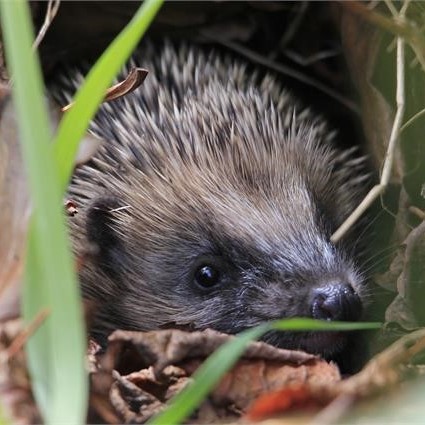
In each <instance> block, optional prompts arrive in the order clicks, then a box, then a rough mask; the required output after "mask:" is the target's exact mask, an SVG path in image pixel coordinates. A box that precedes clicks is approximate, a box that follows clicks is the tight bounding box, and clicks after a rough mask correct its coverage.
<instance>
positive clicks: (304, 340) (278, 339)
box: [262, 331, 347, 359]
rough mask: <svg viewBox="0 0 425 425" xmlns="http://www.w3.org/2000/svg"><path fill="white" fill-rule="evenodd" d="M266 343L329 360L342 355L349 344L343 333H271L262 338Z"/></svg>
mask: <svg viewBox="0 0 425 425" xmlns="http://www.w3.org/2000/svg"><path fill="white" fill-rule="evenodd" d="M262 340H263V341H264V342H267V343H268V344H271V345H274V346H276V347H279V348H285V349H288V350H302V351H306V352H307V353H311V354H318V355H321V356H322V357H324V358H326V359H329V358H332V357H333V356H335V355H336V354H338V353H340V352H341V351H342V350H343V349H344V347H345V346H346V342H347V334H346V333H343V332H329V331H323V332H317V331H315V332H279V331H271V332H268V333H266V334H265V335H264V337H263V338H262Z"/></svg>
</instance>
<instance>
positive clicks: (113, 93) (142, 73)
mask: <svg viewBox="0 0 425 425" xmlns="http://www.w3.org/2000/svg"><path fill="white" fill-rule="evenodd" d="M147 75H148V71H147V70H146V69H143V68H133V69H132V70H131V71H130V73H129V74H128V75H127V77H126V78H125V79H124V80H123V81H120V82H119V83H117V84H115V85H113V86H112V87H109V89H107V90H106V93H105V97H104V99H103V102H109V101H111V100H115V99H118V98H120V97H122V96H125V95H126V94H129V93H131V92H132V91H134V90H136V89H137V88H138V87H139V86H140V85H141V84H142V83H143V81H145V78H146V76H147ZM72 106H74V102H71V103H69V104H68V105H66V106H64V107H63V108H62V112H66V111H68V110H69V109H71V108H72Z"/></svg>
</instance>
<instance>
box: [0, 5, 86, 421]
mask: <svg viewBox="0 0 425 425" xmlns="http://www.w3.org/2000/svg"><path fill="white" fill-rule="evenodd" d="M0 6H1V21H2V30H3V37H4V41H5V50H6V57H7V63H8V66H9V70H10V71H11V75H12V79H13V82H14V83H13V87H12V89H13V90H12V95H13V101H14V106H15V108H16V113H17V117H18V126H19V135H20V143H21V150H22V155H23V160H24V164H25V168H26V172H27V175H28V185H29V188H30V193H31V198H32V203H33V208H34V213H33V217H32V221H31V225H30V230H29V242H28V249H27V264H26V266H27V268H26V271H25V284H24V294H23V301H22V308H23V316H24V319H25V321H26V322H27V323H28V322H30V321H31V320H33V319H34V317H35V316H36V314H38V313H39V312H40V311H41V310H42V309H43V308H48V309H49V311H50V315H49V317H48V318H47V320H46V322H45V323H44V324H43V326H42V327H41V328H40V329H39V330H38V332H37V333H36V334H35V335H34V337H33V338H30V340H29V341H28V344H27V352H28V361H29V369H30V373H31V375H32V378H33V382H34V390H35V396H36V399H37V401H38V403H39V406H40V408H41V411H42V413H43V416H44V418H45V420H46V422H47V423H50V424H57V423H59V422H60V421H63V420H64V418H66V420H67V421H68V422H69V423H74V424H77V423H82V422H83V421H84V417H85V410H86V404H87V378H86V373H85V368H84V354H85V334H84V326H83V318H82V312H81V304H80V297H79V291H78V284H77V280H76V277H75V273H74V265H73V262H72V259H71V255H70V250H69V246H68V245H69V243H68V238H67V235H66V226H65V219H64V216H63V207H62V192H61V190H60V187H59V185H58V179H57V176H58V170H57V167H56V163H55V161H54V157H53V154H52V149H51V145H50V143H49V140H51V134H50V131H49V128H50V125H49V121H48V115H47V110H46V104H45V98H44V95H43V88H42V78H41V72H40V66H39V63H38V60H37V56H36V55H35V54H33V52H32V47H31V46H32V40H33V34H32V24H31V19H30V14H29V10H28V5H27V3H26V2H24V1H23V0H15V1H2V2H1V3H0Z"/></svg>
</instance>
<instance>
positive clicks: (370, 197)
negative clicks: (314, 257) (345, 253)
mask: <svg viewBox="0 0 425 425" xmlns="http://www.w3.org/2000/svg"><path fill="white" fill-rule="evenodd" d="M402 12H403V13H404V12H405V9H402V11H401V12H400V14H401V13H402ZM404 80H405V78H404V40H403V38H402V37H401V36H400V37H397V93H396V104H397V112H396V116H395V118H394V123H393V127H392V129H391V135H390V140H389V142H388V147H387V152H386V154H385V158H384V162H383V168H382V173H381V179H380V182H379V184H378V185H376V186H374V187H373V188H372V189H371V190H370V191H369V193H368V194H367V195H366V197H365V198H364V199H363V201H362V202H361V203H360V205H359V206H358V207H357V208H356V209H355V210H354V211H353V212H352V213H351V214H350V216H349V217H348V218H347V219H346V220H345V221H344V223H342V224H341V226H340V227H339V228H338V229H337V230H336V232H335V233H334V234H333V235H332V237H331V240H332V242H338V241H339V240H340V239H341V238H342V237H343V236H344V235H345V233H346V232H347V231H348V230H349V229H350V228H351V227H352V226H353V224H354V223H355V222H356V221H357V220H358V219H359V218H360V217H361V216H362V215H363V213H364V212H365V211H366V210H367V208H369V207H370V206H371V205H372V203H373V201H375V199H377V198H378V197H379V196H380V195H382V194H383V193H384V192H385V190H386V188H387V186H388V183H389V181H390V177H391V171H392V168H393V162H394V154H395V150H396V146H397V141H398V139H399V137H400V129H401V124H402V121H403V116H404V102H405V90H404Z"/></svg>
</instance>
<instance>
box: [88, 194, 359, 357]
mask: <svg viewBox="0 0 425 425" xmlns="http://www.w3.org/2000/svg"><path fill="white" fill-rule="evenodd" d="M211 197H212V195H211ZM210 200H211V198H210ZM307 201H308V200H302V202H303V203H306V202H307ZM308 202H310V201H308ZM213 204H214V205H213V207H212V208H211V209H210V210H209V212H208V213H207V214H205V205H203V206H202V210H203V211H204V214H203V215H202V214H201V211H197V212H196V211H195V210H196V208H198V207H200V206H199V205H198V204H196V205H195V204H194V205H189V206H188V205H187V204H185V205H184V208H192V209H193V214H192V217H196V219H194V220H193V221H188V220H187V217H190V216H189V215H188V213H187V211H186V212H184V211H182V212H181V213H178V208H177V206H175V209H176V214H175V216H174V220H173V222H172V223H171V222H170V216H169V215H168V216H167V217H166V219H167V220H168V221H167V225H166V227H164V228H163V229H162V231H158V228H150V227H149V225H148V224H147V223H148V222H147V220H146V217H145V219H144V220H143V219H142V217H137V212H136V213H135V214H134V213H133V212H131V209H130V210H127V211H124V212H122V213H120V214H121V216H120V217H118V218H117V219H116V220H117V224H118V225H119V226H122V225H120V223H124V222H126V231H125V232H123V231H122V230H120V232H112V231H111V227H110V226H105V227H104V228H103V229H99V226H104V225H105V222H104V217H103V216H102V214H101V213H100V211H101V210H102V208H100V209H99V206H97V207H95V209H94V210H93V211H94V212H95V215H94V216H93V217H91V220H92V224H91V230H92V233H93V229H94V228H95V227H97V231H96V232H94V233H93V235H94V237H93V238H92V239H96V238H99V236H96V235H102V238H103V240H97V244H98V245H99V246H100V249H101V255H102V258H103V262H104V264H105V263H106V264H107V268H106V270H105V271H107V272H108V273H110V274H111V276H112V277H113V279H114V280H115V281H116V282H117V291H118V293H117V297H116V299H114V304H113V306H114V308H113V311H111V310H110V311H108V314H110V315H111V318H112V319H111V320H113V321H114V323H115V324H117V323H118V324H119V326H122V327H127V328H131V329H141V330H147V329H155V328H160V327H168V326H170V327H172V326H174V325H177V326H179V327H186V328H189V329H204V328H214V329H216V330H219V331H223V332H227V333H237V332H240V331H242V330H243V329H246V328H250V327H253V326H255V325H258V324H260V323H264V322H266V321H270V320H276V319H282V318H288V317H297V316H298V317H312V318H316V319H323V320H342V321H355V320H358V319H359V318H360V316H361V313H362V301H361V296H362V290H361V282H360V278H359V276H358V275H357V274H356V272H355V269H354V266H353V264H352V262H351V261H350V260H348V259H347V258H346V257H345V255H344V254H343V252H342V250H341V249H339V248H337V247H335V246H333V245H332V244H331V243H330V241H329V233H330V230H329V229H326V226H325V225H324V224H323V222H321V221H320V220H321V219H322V218H320V219H319V218H318V214H317V208H316V207H315V206H314V205H306V206H305V208H298V207H297V208H294V209H293V211H295V210H296V213H295V212H293V213H291V212H290V210H288V211H284V214H283V213H282V211H278V208H277V205H279V202H277V204H276V203H274V202H268V201H267V205H268V211H267V210H266V204H263V205H252V204H249V203H248V202H247V200H245V201H244V203H243V204H244V206H243V209H244V210H242V207H241V205H242V202H241V200H240V199H239V200H238V199H235V195H233V196H232V197H231V198H230V197H227V199H223V200H222V201H220V202H219V201H218V200H215V201H214V203H213ZM111 207H114V205H111ZM182 208H183V206H182ZM237 208H238V210H237ZM235 211H237V212H238V213H237V214H236V213H235ZM260 211H261V213H262V214H260ZM264 212H266V214H264ZM144 213H145V214H146V211H144ZM133 214H134V215H133ZM164 214H165V213H164ZM153 216H154V215H153ZM164 218H165V217H164ZM155 220H157V221H158V222H161V220H162V218H161V209H160V208H158V209H157V210H156V212H155ZM102 222H103V224H102ZM95 223H96V224H95ZM130 223H131V224H130ZM300 224H302V225H300ZM319 224H320V225H319ZM106 227H108V229H106ZM112 227H113V226H112ZM104 267H105V266H104ZM265 340H267V341H268V342H270V343H272V344H274V345H277V346H280V347H284V348H292V349H297V348H298V349H303V350H306V351H308V352H312V353H318V354H322V355H324V356H326V357H330V358H332V357H334V356H335V355H336V354H337V353H339V352H340V351H341V350H342V349H343V348H344V347H345V345H346V336H345V335H342V334H340V333H327V332H322V333H317V332H300V333H290V332H272V333H270V334H268V335H266V337H265Z"/></svg>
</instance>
